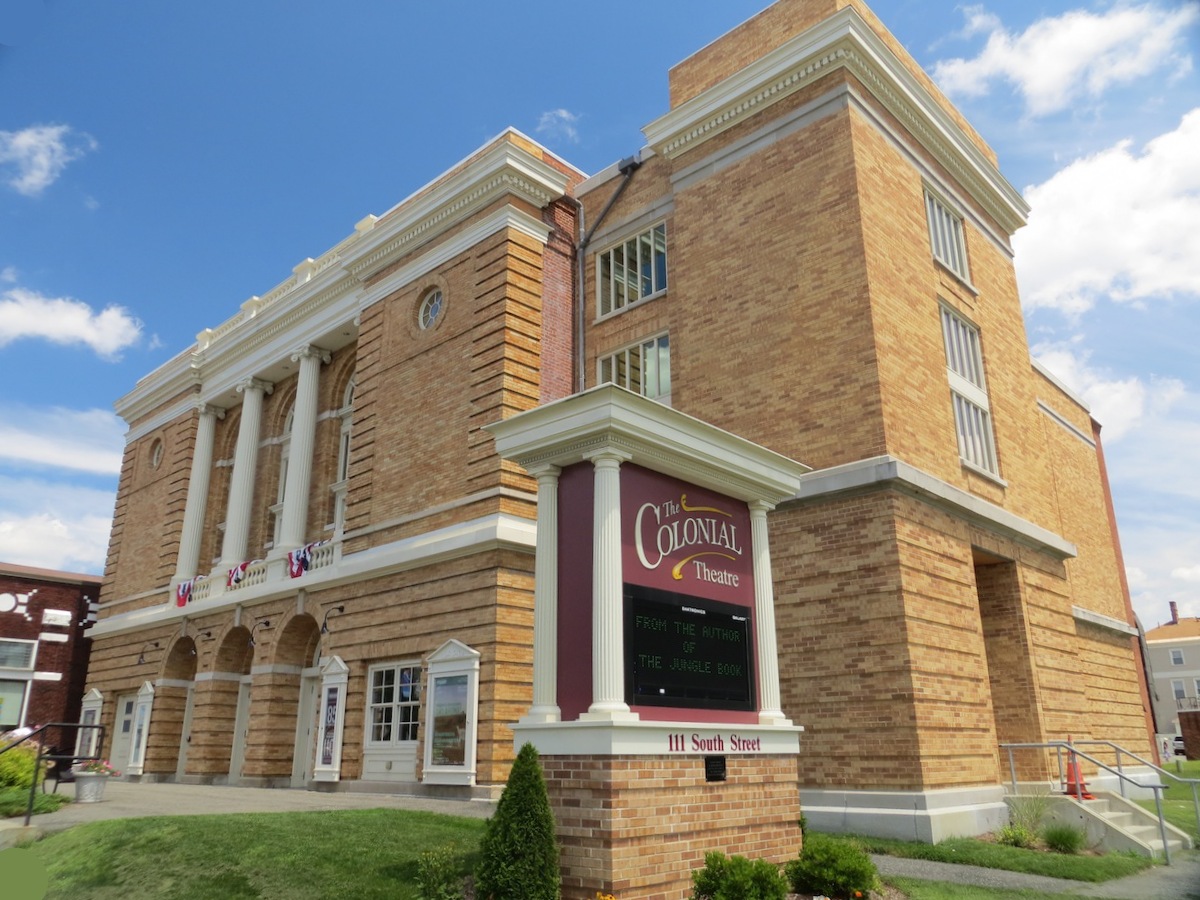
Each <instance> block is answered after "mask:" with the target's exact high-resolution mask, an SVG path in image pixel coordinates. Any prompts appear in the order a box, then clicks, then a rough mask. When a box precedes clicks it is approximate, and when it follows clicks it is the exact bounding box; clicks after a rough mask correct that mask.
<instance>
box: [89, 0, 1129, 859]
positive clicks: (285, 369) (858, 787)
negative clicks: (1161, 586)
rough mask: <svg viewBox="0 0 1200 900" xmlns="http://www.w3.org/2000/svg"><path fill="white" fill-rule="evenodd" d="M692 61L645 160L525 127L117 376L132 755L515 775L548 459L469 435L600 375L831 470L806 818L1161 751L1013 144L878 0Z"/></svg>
mask: <svg viewBox="0 0 1200 900" xmlns="http://www.w3.org/2000/svg"><path fill="white" fill-rule="evenodd" d="M670 83H671V109H670V111H668V112H667V113H665V114H664V115H663V116H662V117H661V118H660V119H658V120H657V121H655V122H653V123H651V124H650V125H649V126H647V128H646V130H645V133H646V137H647V139H648V143H649V146H648V147H647V148H645V149H643V150H642V151H641V152H640V153H638V154H636V155H635V156H634V157H631V158H630V159H628V160H626V161H625V162H623V163H621V164H619V165H614V166H612V167H611V168H609V169H607V170H605V171H603V172H600V173H598V174H596V175H593V176H591V177H586V176H585V175H584V174H583V173H581V172H579V171H577V170H576V169H574V168H573V167H572V166H571V165H570V164H569V163H567V162H565V161H563V160H561V159H559V158H557V157H556V156H555V155H554V154H552V153H550V152H549V151H547V150H546V149H544V148H542V147H540V146H538V145H537V144H536V143H535V142H533V141H531V140H529V139H528V138H526V137H524V136H523V135H521V134H519V133H517V132H515V131H511V130H510V131H507V132H505V133H504V134H502V135H500V136H499V137H498V138H496V139H495V140H493V141H491V142H490V143H488V144H487V145H485V146H484V147H483V148H481V149H480V150H478V151H477V152H475V153H474V154H472V155H471V156H469V157H468V158H467V159H466V160H464V161H463V162H461V163H459V164H458V165H456V166H454V167H453V168H451V169H450V170H449V171H447V172H446V173H445V174H443V175H441V176H439V177H438V178H437V179H435V180H434V181H433V182H431V183H430V184H429V185H427V186H426V187H424V188H422V189H421V190H419V191H417V192H416V193H415V194H413V195H412V196H411V197H409V198H408V199H407V200H405V201H404V202H403V203H401V204H400V205H399V206H397V207H395V208H393V209H391V210H390V211H388V212H387V213H385V214H384V215H383V216H381V217H379V218H375V217H368V218H366V219H364V220H363V221H362V222H360V223H359V224H358V226H357V227H356V229H355V232H354V234H352V235H351V236H349V237H348V238H346V239H345V240H344V241H342V242H341V243H340V244H338V245H337V246H336V247H334V248H333V249H331V250H329V251H328V252H326V253H325V254H324V255H322V256H321V257H320V258H318V259H316V260H313V259H306V260H304V261H302V262H301V263H300V264H299V265H297V266H296V267H295V269H294V273H293V275H292V276H291V277H289V278H288V279H287V280H286V281H284V282H283V283H282V284H280V285H279V286H277V287H276V288H274V289H272V290H271V291H269V292H267V293H266V294H264V295H262V296H261V297H259V296H255V297H251V299H249V300H248V301H246V302H245V303H244V304H243V305H242V308H241V311H240V312H239V313H238V314H237V315H236V316H234V317H233V318H232V319H230V320H229V321H227V322H226V323H224V324H223V325H220V326H219V327H217V328H215V329H210V330H205V331H203V332H201V334H200V336H199V337H198V340H197V343H196V344H195V345H194V346H192V347H190V348H188V349H187V350H186V351H185V352H184V353H182V354H180V355H179V356H177V357H176V358H175V359H173V360H171V361H170V362H168V363H167V364H165V365H164V366H162V367H161V368H159V369H158V370H156V371H154V372H152V373H151V374H149V375H148V376H146V377H145V378H144V379H142V380H141V381H140V382H139V383H138V385H137V386H136V388H135V389H134V390H133V391H132V392H131V393H130V394H129V395H127V396H126V397H124V398H122V399H121V400H120V401H119V403H118V411H119V412H120V414H121V415H122V416H123V417H124V418H125V420H126V421H127V422H128V423H129V428H130V430H129V434H128V443H127V446H126V450H125V458H124V463H123V466H122V473H121V481H120V488H119V493H118V499H117V508H116V519H115V522H114V527H113V537H112V543H111V547H110V555H109V561H108V568H107V571H106V575H105V584H104V588H103V596H102V599H103V603H102V609H101V616H102V620H101V622H100V623H99V624H98V626H97V627H96V629H95V635H96V640H95V649H94V652H93V657H92V659H93V663H92V667H91V672H90V675H89V687H91V688H93V689H95V691H96V693H95V694H92V695H89V696H90V697H93V698H94V699H95V702H96V703H97V704H98V705H99V709H100V714H101V716H102V720H103V721H104V722H105V723H107V724H108V725H110V726H116V727H115V732H114V733H115V740H116V741H117V742H118V743H117V744H116V745H115V746H114V747H113V748H112V750H111V754H112V756H113V757H114V758H115V759H116V760H117V763H118V764H119V765H121V766H122V767H123V768H125V769H126V770H128V771H130V772H131V773H133V774H135V775H137V774H142V775H144V776H153V777H178V778H190V779H208V780H225V779H229V780H233V781H240V782H242V783H249V784H272V785H288V784H291V785H304V784H308V783H310V782H314V781H315V782H335V781H340V782H342V783H343V784H350V785H358V786H368V785H369V786H373V787H378V786H381V785H392V786H394V787H396V788H397V789H405V790H408V789H414V788H415V787H417V786H419V785H421V784H438V785H447V786H451V787H452V786H454V785H457V786H459V789H462V790H472V789H473V790H476V791H478V792H481V793H494V792H495V790H496V789H497V787H498V786H499V785H501V784H502V783H503V781H504V778H505V776H506V774H507V771H508V766H509V763H510V761H511V759H512V758H513V753H514V751H513V747H512V731H511V729H510V725H511V724H512V723H513V722H515V721H516V720H517V719H518V717H520V716H521V715H522V714H523V713H524V712H525V710H526V709H527V708H528V707H529V704H530V700H531V689H530V669H531V658H532V649H531V629H532V622H533V612H532V598H533V582H534V559H533V552H532V550H533V546H534V520H535V518H536V504H537V493H536V491H537V482H536V481H535V480H534V479H533V478H531V477H530V476H529V475H527V474H525V473H524V472H523V471H522V470H520V469H519V468H518V467H516V466H515V465H514V464H512V463H507V462H502V461H500V460H499V458H498V457H497V455H496V453H495V450H494V446H493V443H492V439H491V436H490V435H489V433H488V432H486V431H485V430H484V426H486V425H488V424H490V423H493V422H496V421H499V420H501V419H505V418H507V417H509V416H510V415H513V414H515V413H517V412H520V411H523V410H527V409H530V408H532V407H534V406H537V405H539V404H544V403H546V402H549V401H552V400H556V399H559V398H562V397H564V396H567V395H568V394H570V393H572V392H573V391H577V390H580V389H584V388H587V387H591V386H593V385H595V384H596V383H597V382H598V381H615V382H617V383H618V384H621V385H622V386H625V387H629V388H630V389H632V390H634V391H636V392H639V393H642V394H645V395H646V396H649V397H652V398H655V399H658V400H660V401H662V402H664V403H669V404H670V405H671V406H673V407H675V408H676V409H678V410H681V411H682V412H685V413H688V414H689V415H691V416H694V417H696V418H698V419H701V420H704V421H706V422H709V423H712V424H714V425H716V426H718V427H719V428H722V429H725V430H726V431H729V432H732V433H734V434H736V435H739V436H741V437H744V438H746V439H748V440H750V441H753V442H755V443H756V444H759V445H762V446H764V447H766V448H769V449H770V450H773V451H775V452H777V453H779V454H782V455H784V456H786V457H789V458H791V459H793V460H797V461H799V462H801V463H804V464H806V465H807V466H810V467H812V468H813V470H814V471H813V472H812V473H811V474H809V475H806V476H804V484H803V486H802V488H801V491H800V493H799V495H798V496H797V497H796V498H794V499H793V500H790V501H787V502H785V503H783V504H780V505H779V507H778V508H777V509H776V510H775V512H773V513H772V515H771V519H770V530H771V547H772V550H771V553H772V565H773V570H774V573H775V579H774V580H775V586H774V592H775V599H776V609H777V613H776V620H777V626H778V635H779V664H780V680H781V690H782V700H783V711H784V712H785V713H786V715H787V716H788V717H789V718H790V719H792V720H794V721H795V722H796V723H798V724H801V725H804V726H805V728H806V733H805V735H804V738H803V741H802V751H801V752H802V759H801V766H800V769H801V781H802V784H803V785H804V787H803V790H802V798H803V804H804V808H805V814H806V815H807V816H808V819H809V821H810V822H811V823H813V824H814V825H816V826H818V827H825V828H839V827H840V828H851V829H854V830H860V831H884V832H889V833H905V834H909V835H915V836H920V837H925V838H932V839H938V838H941V837H943V836H945V835H947V834H954V833H959V834H963V833H971V832H978V831H983V830H986V829H988V828H990V827H992V826H994V825H995V824H996V822H997V821H998V820H999V818H1000V817H1002V816H1003V814H1004V813H1003V803H1002V800H1001V796H1002V787H1001V785H1002V783H1003V781H1004V780H1005V779H1006V777H1007V760H1006V759H1002V755H1001V752H1000V750H999V748H998V745H999V744H1000V743H1003V742H1038V741H1046V740H1057V739H1064V738H1066V737H1067V736H1068V735H1073V736H1074V737H1075V738H1077V739H1080V738H1089V737H1093V738H1104V739H1109V740H1114V741H1116V742H1118V743H1120V744H1122V745H1124V746H1127V747H1128V748H1129V749H1131V750H1134V751H1135V752H1138V753H1142V754H1147V753H1149V752H1150V749H1149V748H1150V746H1151V744H1150V731H1149V728H1148V718H1147V717H1148V709H1147V707H1146V701H1145V699H1144V698H1145V692H1144V688H1143V686H1142V684H1141V682H1140V681H1139V674H1138V673H1139V671H1140V662H1139V659H1138V650H1137V639H1136V629H1135V628H1134V627H1133V626H1132V624H1131V623H1132V618H1133V617H1132V613H1131V610H1130V607H1129V602H1128V591H1127V589H1126V587H1125V584H1124V579H1123V574H1122V564H1121V559H1120V549H1119V544H1118V541H1117V535H1116V526H1115V520H1114V518H1113V516H1112V509H1111V502H1110V499H1109V494H1108V487H1107V480H1106V476H1105V473H1104V463H1103V456H1102V452H1101V449H1100V442H1099V426H1098V425H1097V424H1096V423H1095V422H1094V421H1093V420H1092V419H1091V417H1090V415H1089V414H1088V411H1087V408H1086V407H1085V406H1084V405H1083V404H1082V402H1080V401H1079V400H1078V399H1077V398H1076V397H1075V396H1074V395H1073V394H1072V393H1071V392H1070V391H1069V390H1067V389H1066V388H1065V387H1063V386H1062V385H1061V384H1060V383H1058V382H1057V381H1056V380H1055V379H1054V378H1053V377H1052V376H1051V375H1049V373H1047V372H1045V371H1044V370H1043V369H1042V368H1040V367H1039V366H1038V365H1036V364H1035V363H1033V362H1032V361H1031V359H1030V356H1029V350H1028V344H1027V339H1026V335H1025V329H1024V323H1023V320H1022V317H1021V310H1020V303H1019V300H1018V297H1017V290H1016V279H1015V276H1014V271H1013V263H1012V251H1011V244H1010V236H1011V234H1012V233H1013V232H1014V231H1015V230H1016V229H1017V228H1019V227H1020V226H1021V225H1022V224H1023V223H1024V220H1025V215H1026V213H1027V208H1026V206H1025V204H1024V201H1023V200H1022V199H1021V197H1020V195H1019V194H1018V192H1017V191H1016V190H1015V189H1014V188H1013V187H1012V186H1011V185H1010V184H1009V183H1008V182H1007V181H1005V179H1004V178H1003V176H1002V175H1001V174H1000V172H999V171H998V169H997V163H996V158H995V155H994V153H993V152H992V151H991V150H990V149H989V148H988V147H987V145H986V144H984V143H983V141H982V139H981V138H980V137H979V135H978V134H976V133H975V132H974V130H973V129H971V127H970V126H969V125H968V124H967V123H966V122H965V121H964V120H963V119H962V117H961V115H959V114H958V112H957V111H956V110H954V108H953V107H952V106H951V105H950V104H949V103H948V101H947V100H946V99H945V98H944V97H943V96H942V95H941V94H940V93H939V92H938V90H937V89H936V88H935V87H934V85H933V84H932V82H931V81H930V79H929V78H928V77H927V76H926V74H925V73H924V72H922V71H921V70H920V68H919V67H918V66H917V65H916V63H915V62H914V61H913V60H912V59H911V57H910V56H909V55H908V54H907V52H906V51H905V50H904V49H903V47H901V46H900V44H899V43H898V42H897V41H896V40H895V38H893V37H892V36H891V35H890V34H889V33H888V32H887V31H886V29H885V28H884V27H883V25H882V24H880V23H879V21H878V20H877V19H876V18H875V16H874V15H873V14H872V13H871V12H870V10H869V9H867V8H866V7H865V6H864V5H863V4H862V3H860V2H858V0H781V2H779V3H777V4H775V5H774V6H772V7H770V8H768V9H767V10H765V11H764V12H763V13H761V14H759V15H758V16H756V17H755V18H754V19H751V20H750V21H748V22H747V23H744V24H743V25H742V26H740V27H739V28H737V29H735V30H733V31H732V32H730V33H729V34H727V35H725V36H724V37H722V38H720V39H719V40H717V41H715V42H714V43H712V44H710V45H709V46H708V47H706V48H705V49H703V50H702V51H700V52H699V53H697V54H696V55H695V56H693V57H690V58H689V59H687V60H685V61H684V62H682V63H680V64H679V65H678V66H676V67H675V68H674V69H673V70H672V72H671V74H670ZM576 201H578V203H579V204H581V208H582V213H583V214H582V216H581V217H579V215H578V212H577V210H578V209H579V208H580V207H579V206H577V205H576ZM580 231H582V232H583V234H582V235H581V234H579V232H580ZM577 248H579V249H580V250H581V251H582V252H581V253H578V254H577ZM580 256H581V257H582V259H579V257H580ZM578 263H581V264H582V265H581V266H580V267H579V268H576V266H577V264H578ZM577 272H578V273H581V277H580V275H577V274H576V273H577ZM577 288H578V289H579V291H578V293H577ZM580 303H581V304H582V307H581V308H578V309H577V305H578V304H580ZM295 551H302V552H300V553H299V554H298V555H297V554H296V553H295ZM289 552H292V554H293V555H292V556H291V557H290V559H289ZM289 565H291V566H292V567H293V569H294V571H295V572H297V573H299V577H295V578H293V577H290V576H289V571H288V568H289ZM198 574H201V575H207V577H206V578H202V579H200V580H195V576H197V575H198ZM442 672H445V673H452V674H448V675H446V678H447V679H453V678H459V677H463V676H465V681H463V682H461V684H465V685H466V687H465V688H463V690H464V691H465V693H464V694H463V695H462V697H461V704H460V705H462V706H463V707H464V709H465V711H466V713H467V715H466V721H467V723H468V724H467V726H466V734H465V738H464V737H463V736H462V734H461V733H460V735H459V737H458V739H457V740H458V743H457V744H454V750H453V752H451V751H450V750H448V749H447V746H449V745H448V744H446V743H445V742H446V741H449V742H450V743H454V739H453V737H452V736H448V735H450V732H439V733H440V734H442V737H438V738H437V739H436V740H435V735H434V734H433V732H435V730H436V729H435V728H433V727H431V714H430V711H429V710H428V705H427V704H426V703H425V702H424V698H425V690H426V688H427V687H428V686H430V685H436V684H437V683H438V681H437V679H438V678H439V677H440V676H439V673H442ZM451 683H452V682H451V681H450V680H447V681H446V682H445V684H446V685H450V684H451ZM454 683H455V684H459V683H460V682H454ZM438 706H439V709H440V703H439V704H438ZM476 709H477V713H476V712H475V710H476ZM438 715H439V716H440V715H441V713H440V712H439V714H438ZM447 721H449V719H448V718H447ZM427 737H428V738H429V740H426V738H427ZM460 755H462V758H460ZM1020 766H1021V772H1022V775H1023V777H1028V778H1037V779H1044V778H1045V777H1046V775H1047V774H1048V772H1047V770H1046V769H1044V768H1043V767H1042V761H1041V760H1040V759H1037V758H1035V757H1034V756H1033V755H1030V756H1027V757H1024V758H1022V759H1021V760H1020ZM439 789H448V788H439Z"/></svg>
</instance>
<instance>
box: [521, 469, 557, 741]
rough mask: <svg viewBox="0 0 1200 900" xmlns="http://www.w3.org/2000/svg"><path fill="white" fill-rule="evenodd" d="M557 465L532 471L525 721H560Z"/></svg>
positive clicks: (522, 719)
mask: <svg viewBox="0 0 1200 900" xmlns="http://www.w3.org/2000/svg"><path fill="white" fill-rule="evenodd" d="M561 471H562V470H561V469H559V468H558V466H544V467H542V468H539V469H536V470H531V471H530V473H529V474H531V475H533V476H535V477H536V478H537V482H538V496H537V553H536V555H535V557H534V594H533V705H532V706H531V707H530V708H529V712H527V713H526V714H525V715H524V716H523V717H522V718H521V721H522V722H557V721H559V720H560V719H561V718H562V711H561V710H560V709H559V708H558V476H559V473H560V472H561Z"/></svg>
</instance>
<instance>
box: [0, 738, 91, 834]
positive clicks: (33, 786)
mask: <svg viewBox="0 0 1200 900" xmlns="http://www.w3.org/2000/svg"><path fill="white" fill-rule="evenodd" d="M50 728H74V729H76V735H75V745H76V749H78V746H79V734H78V731H79V730H80V729H84V728H89V729H93V730H99V732H100V734H99V736H98V737H97V740H96V746H97V747H101V746H103V745H104V726H103V725H92V724H84V723H83V722H47V723H46V724H45V725H41V726H39V727H38V728H35V729H34V730H33V731H31V732H29V734H27V735H25V736H23V737H21V738H18V739H17V740H15V741H13V742H12V743H11V744H5V745H4V746H3V747H0V754H4V753H7V752H8V751H9V750H12V749H13V748H14V747H19V746H21V745H22V744H24V743H27V742H28V743H31V744H34V745H35V746H36V747H37V756H36V757H35V758H34V761H33V778H32V779H31V780H30V782H29V806H28V807H26V809H25V825H26V826H28V825H29V821H30V819H32V818H33V804H34V801H35V799H36V798H37V786H38V778H37V777H38V773H39V772H41V770H42V763H43V762H45V761H46V760H49V759H56V760H58V761H59V762H63V761H66V760H70V761H71V765H75V763H78V762H92V761H99V760H102V759H103V758H104V757H102V756H79V755H76V754H67V753H47V752H46V748H45V747H44V746H43V745H42V740H41V736H42V735H43V734H44V733H45V732H46V731H47V729H50ZM35 739H36V741H35Z"/></svg>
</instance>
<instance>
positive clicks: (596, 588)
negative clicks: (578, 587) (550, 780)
mask: <svg viewBox="0 0 1200 900" xmlns="http://www.w3.org/2000/svg"><path fill="white" fill-rule="evenodd" d="M589 458H590V459H591V461H592V465H593V466H594V467H595V472H594V479H595V481H594V489H593V492H592V494H593V497H592V504H593V522H592V705H591V706H589V707H588V711H587V712H586V713H583V714H582V715H581V716H580V718H581V719H608V720H616V719H625V720H628V719H636V718H638V716H637V715H636V714H635V713H632V712H630V711H629V705H628V704H627V703H626V702H625V634H624V630H623V619H624V616H622V614H621V612H622V610H621V595H622V585H623V577H622V569H621V462H622V460H625V459H629V456H628V455H626V454H623V453H621V452H619V451H617V450H612V449H604V450H600V451H598V452H596V453H594V454H592V455H590V456H589Z"/></svg>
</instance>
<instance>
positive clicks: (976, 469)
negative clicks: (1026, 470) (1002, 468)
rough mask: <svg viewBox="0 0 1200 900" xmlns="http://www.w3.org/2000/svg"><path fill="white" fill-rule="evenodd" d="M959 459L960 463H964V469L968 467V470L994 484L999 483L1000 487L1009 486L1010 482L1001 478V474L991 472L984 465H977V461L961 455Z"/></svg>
mask: <svg viewBox="0 0 1200 900" xmlns="http://www.w3.org/2000/svg"><path fill="white" fill-rule="evenodd" d="M958 461H959V462H960V463H962V467H963V468H964V469H966V470H967V471H968V472H971V473H972V474H974V475H979V476H981V477H983V478H986V479H987V480H988V481H990V482H992V483H993V484H995V485H997V486H998V487H1002V488H1007V487H1008V482H1007V481H1005V480H1004V479H1003V478H1001V477H1000V476H999V475H997V474H996V473H995V472H989V471H988V470H987V469H985V468H984V467H983V466H977V465H975V463H973V462H971V461H970V460H969V459H963V458H962V457H961V456H960V457H959V458H958Z"/></svg>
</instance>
